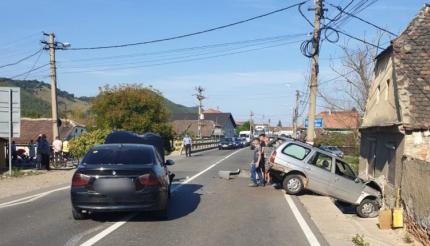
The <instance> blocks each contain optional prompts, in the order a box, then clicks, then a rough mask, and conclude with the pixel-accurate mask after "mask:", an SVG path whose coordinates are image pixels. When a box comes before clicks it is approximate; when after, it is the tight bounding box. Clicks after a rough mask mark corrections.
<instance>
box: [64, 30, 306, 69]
mask: <svg viewBox="0 0 430 246" xmlns="http://www.w3.org/2000/svg"><path fill="white" fill-rule="evenodd" d="M307 34H308V33H297V34H288V35H279V36H272V37H265V38H257V39H248V40H241V41H234V42H226V43H216V44H210V45H201V46H193V47H187V48H180V49H168V50H161V51H155V52H146V53H131V54H123V55H116V56H102V57H93V58H83V59H75V60H68V61H62V63H69V62H78V61H84V62H85V61H97V60H113V59H122V58H126V59H129V58H130V57H139V56H153V55H163V54H170V53H182V52H188V51H195V50H206V49H215V48H222V47H226V46H233V45H239V44H249V43H251V44H254V43H265V41H269V42H270V41H273V42H276V41H282V40H285V39H287V38H292V37H300V36H305V35H307Z"/></svg>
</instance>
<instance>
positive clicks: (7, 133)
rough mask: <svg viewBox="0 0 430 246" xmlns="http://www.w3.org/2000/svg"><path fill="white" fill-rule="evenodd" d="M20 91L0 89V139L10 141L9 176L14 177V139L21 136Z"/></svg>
mask: <svg viewBox="0 0 430 246" xmlns="http://www.w3.org/2000/svg"><path fill="white" fill-rule="evenodd" d="M20 129H21V99H20V89H19V88H16V87H0V137H2V138H7V139H8V159H9V163H8V164H9V175H12V139H13V138H14V137H19V136H20Z"/></svg>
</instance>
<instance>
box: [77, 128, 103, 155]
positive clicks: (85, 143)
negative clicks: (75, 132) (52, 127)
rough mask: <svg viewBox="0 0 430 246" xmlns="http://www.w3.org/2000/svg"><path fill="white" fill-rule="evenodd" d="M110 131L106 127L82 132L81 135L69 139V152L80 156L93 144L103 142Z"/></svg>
mask: <svg viewBox="0 0 430 246" xmlns="http://www.w3.org/2000/svg"><path fill="white" fill-rule="evenodd" d="M110 132H111V131H110V130H107V129H97V130H93V131H90V132H84V133H82V134H81V135H79V136H78V137H76V138H74V139H73V140H71V141H70V143H69V148H70V153H71V154H72V155H73V156H74V157H78V158H81V157H82V156H84V155H85V153H87V151H88V150H89V149H91V147H93V146H94V145H97V144H102V143H104V141H105V138H106V136H107V135H108V134H109V133H110Z"/></svg>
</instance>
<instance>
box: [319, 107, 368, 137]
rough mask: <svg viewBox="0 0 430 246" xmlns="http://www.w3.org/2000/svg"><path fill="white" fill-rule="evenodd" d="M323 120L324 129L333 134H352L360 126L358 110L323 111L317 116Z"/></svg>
mask: <svg viewBox="0 0 430 246" xmlns="http://www.w3.org/2000/svg"><path fill="white" fill-rule="evenodd" d="M315 118H316V119H322V128H323V129H324V130H326V131H331V132H346V133H348V132H352V131H356V130H357V129H358V128H359V126H360V116H359V114H358V112H357V111H356V110H350V111H323V112H320V113H319V114H317V115H316V116H315Z"/></svg>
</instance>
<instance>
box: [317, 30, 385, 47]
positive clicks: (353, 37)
mask: <svg viewBox="0 0 430 246" xmlns="http://www.w3.org/2000/svg"><path fill="white" fill-rule="evenodd" d="M328 29H332V30H334V31H335V32H337V33H341V34H343V35H345V36H347V37H350V38H352V39H355V40H357V41H360V42H362V43H364V44H367V45H370V46H373V47H375V48H378V49H382V50H383V49H384V48H383V47H381V46H379V45H376V44H372V43H370V42H367V41H366V40H364V39H361V38H357V37H355V36H352V35H351V34H348V33H346V32H344V31H341V30H337V29H333V28H331V27H328ZM326 30H327V29H326Z"/></svg>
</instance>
